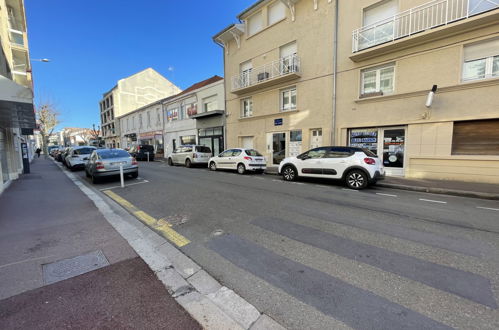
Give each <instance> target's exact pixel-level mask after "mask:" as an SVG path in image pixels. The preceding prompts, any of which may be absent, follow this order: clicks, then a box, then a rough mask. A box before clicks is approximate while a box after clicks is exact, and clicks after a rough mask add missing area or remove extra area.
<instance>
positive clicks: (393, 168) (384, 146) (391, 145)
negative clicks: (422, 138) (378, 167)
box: [378, 127, 405, 176]
mask: <svg viewBox="0 0 499 330" xmlns="http://www.w3.org/2000/svg"><path fill="white" fill-rule="evenodd" d="M381 131H382V132H381V133H382V134H381V136H382V137H383V139H382V140H381V141H380V144H381V145H380V149H381V150H383V155H382V159H383V165H384V166H385V170H386V174H387V175H400V176H403V175H404V154H405V128H404V127H396V128H382V129H381ZM378 155H379V154H378Z"/></svg>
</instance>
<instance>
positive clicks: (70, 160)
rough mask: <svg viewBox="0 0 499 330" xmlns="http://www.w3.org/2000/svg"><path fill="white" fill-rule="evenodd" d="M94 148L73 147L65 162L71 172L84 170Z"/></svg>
mask: <svg viewBox="0 0 499 330" xmlns="http://www.w3.org/2000/svg"><path fill="white" fill-rule="evenodd" d="M95 149H96V148H95V147H92V146H79V147H73V148H71V149H70V150H69V151H68V154H67V155H66V158H65V161H66V166H67V167H68V168H69V169H70V170H71V171H74V170H77V169H83V168H84V167H85V164H86V162H87V160H88V159H89V157H90V154H91V153H92V152H93V151H94V150H95Z"/></svg>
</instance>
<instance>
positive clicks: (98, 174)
mask: <svg viewBox="0 0 499 330" xmlns="http://www.w3.org/2000/svg"><path fill="white" fill-rule="evenodd" d="M120 166H123V173H124V174H125V175H129V176H131V177H132V178H137V177H138V176H139V165H138V163H137V161H136V160H135V158H133V157H132V156H130V154H129V153H128V152H126V151H125V150H123V149H97V150H95V151H94V152H92V154H91V155H90V159H89V160H88V162H87V163H86V165H85V174H86V175H87V177H88V178H92V183H97V182H98V181H99V179H100V178H102V177H108V176H116V175H119V174H120Z"/></svg>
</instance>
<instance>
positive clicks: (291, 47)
mask: <svg viewBox="0 0 499 330" xmlns="http://www.w3.org/2000/svg"><path fill="white" fill-rule="evenodd" d="M280 52H281V58H283V57H286V56H290V55H293V54H296V42H292V43H289V44H287V45H284V46H282V47H281V50H280Z"/></svg>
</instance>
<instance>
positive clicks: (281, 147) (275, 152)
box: [272, 133, 286, 165]
mask: <svg viewBox="0 0 499 330" xmlns="http://www.w3.org/2000/svg"><path fill="white" fill-rule="evenodd" d="M284 158H286V133H272V164H273V165H279V163H280V162H281V161H282V160H283V159H284Z"/></svg>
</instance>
